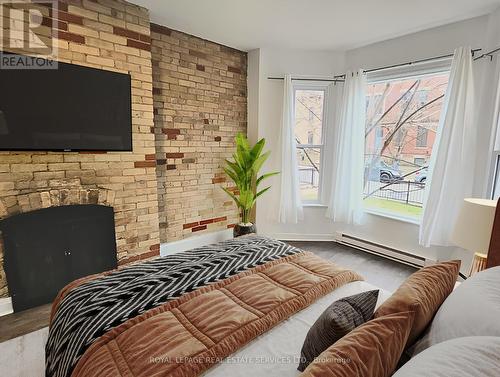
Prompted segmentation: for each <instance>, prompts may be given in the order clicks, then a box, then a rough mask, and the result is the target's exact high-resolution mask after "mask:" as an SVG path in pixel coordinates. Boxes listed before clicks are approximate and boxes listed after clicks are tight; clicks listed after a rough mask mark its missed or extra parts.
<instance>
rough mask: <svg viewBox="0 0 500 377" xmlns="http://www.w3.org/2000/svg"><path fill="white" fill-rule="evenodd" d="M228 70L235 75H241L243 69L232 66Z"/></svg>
mask: <svg viewBox="0 0 500 377" xmlns="http://www.w3.org/2000/svg"><path fill="white" fill-rule="evenodd" d="M227 70H228V71H229V72H233V73H240V74H241V69H239V68H237V67H231V66H228V67H227Z"/></svg>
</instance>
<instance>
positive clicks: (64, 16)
mask: <svg viewBox="0 0 500 377" xmlns="http://www.w3.org/2000/svg"><path fill="white" fill-rule="evenodd" d="M52 17H53V18H56V19H58V20H61V21H65V22H67V23H71V24H77V25H83V17H80V16H77V15H75V14H71V13H66V12H61V11H59V12H56V13H55V14H54V15H53V16H52Z"/></svg>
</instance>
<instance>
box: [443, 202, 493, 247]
mask: <svg viewBox="0 0 500 377" xmlns="http://www.w3.org/2000/svg"><path fill="white" fill-rule="evenodd" d="M496 204H497V203H496V201H495V200H488V199H476V198H467V199H464V201H463V203H462V207H461V208H460V212H459V214H458V217H457V220H456V222H455V228H454V230H453V234H452V236H451V239H452V241H453V243H455V244H456V245H457V246H460V247H462V248H464V249H466V250H470V251H473V252H480V253H484V254H486V253H488V248H489V246H490V239H491V230H492V229H493V219H494V218H495V210H496Z"/></svg>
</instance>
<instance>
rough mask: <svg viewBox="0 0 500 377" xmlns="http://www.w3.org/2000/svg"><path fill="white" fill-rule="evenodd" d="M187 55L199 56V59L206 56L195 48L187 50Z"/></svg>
mask: <svg viewBox="0 0 500 377" xmlns="http://www.w3.org/2000/svg"><path fill="white" fill-rule="evenodd" d="M189 55H191V56H196V57H197V58H201V59H206V58H207V54H205V53H204V52H201V51H197V50H189Z"/></svg>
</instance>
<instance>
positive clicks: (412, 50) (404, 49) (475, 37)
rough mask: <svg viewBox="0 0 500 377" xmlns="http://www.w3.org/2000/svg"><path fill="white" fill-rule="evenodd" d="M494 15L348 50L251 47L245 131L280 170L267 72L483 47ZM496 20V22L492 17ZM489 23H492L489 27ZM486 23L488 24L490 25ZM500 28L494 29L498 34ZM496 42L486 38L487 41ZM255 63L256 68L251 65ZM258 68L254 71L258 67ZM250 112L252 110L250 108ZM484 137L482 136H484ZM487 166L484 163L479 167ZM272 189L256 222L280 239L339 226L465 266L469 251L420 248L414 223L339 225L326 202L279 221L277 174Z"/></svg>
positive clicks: (339, 67) (376, 220) (337, 70)
mask: <svg viewBox="0 0 500 377" xmlns="http://www.w3.org/2000/svg"><path fill="white" fill-rule="evenodd" d="M497 13H498V14H496V18H495V19H492V17H494V16H493V15H492V16H482V17H477V18H473V19H469V20H465V21H461V22H457V23H453V24H449V25H446V26H442V27H438V28H433V29H429V30H425V31H422V32H418V33H414V34H410V35H407V36H403V37H399V38H395V39H391V40H387V41H383V42H379V43H375V44H372V45H369V46H365V47H361V48H357V49H354V50H350V51H347V52H314V51H291V50H286V51H283V50H281V51H280V50H267V49H260V50H255V51H251V52H250V54H249V72H253V74H256V75H257V76H258V77H259V80H255V77H254V78H253V80H252V81H253V82H252V81H250V78H249V92H252V90H254V89H255V88H252V86H255V85H257V84H258V88H257V89H256V92H253V93H254V94H255V93H257V97H258V99H256V98H254V99H253V100H250V99H249V120H251V119H253V120H254V122H252V121H250V122H249V134H250V135H255V129H257V136H258V137H259V138H261V137H265V138H266V140H267V148H268V149H270V150H271V151H272V156H271V159H270V161H269V162H268V163H267V164H266V166H265V169H266V170H267V171H272V170H279V165H280V164H279V163H280V156H279V154H280V147H279V126H280V116H281V104H282V90H283V82H282V81H273V80H268V79H267V77H268V76H282V75H283V74H284V73H292V74H293V75H297V76H299V75H304V76H313V77H314V76H316V77H321V76H331V75H333V74H341V73H343V72H344V71H345V70H346V68H350V69H356V68H365V69H369V68H376V67H380V66H385V65H390V64H397V63H402V62H407V61H410V60H417V59H422V58H428V57H434V56H440V55H446V54H449V53H452V52H453V51H454V49H455V48H456V47H458V46H464V45H470V46H471V47H472V48H486V47H488V46H487V42H486V36H487V35H488V34H491V35H494V34H495V31H494V30H493V28H494V26H492V25H498V23H499V22H498V20H500V12H497ZM495 22H496V23H495ZM488 23H490V26H489V27H488ZM489 29H490V30H489ZM499 35H500V34H498V32H497V34H495V36H497V38H498V36H499ZM491 43H493V44H494V42H490V44H491ZM256 64H258V68H257V67H255V65H256ZM256 72H257V73H256ZM252 112H253V115H251V113H252ZM487 138H488V137H486V136H485V140H486V139H487ZM482 169H483V170H485V168H484V166H483V167H482ZM270 183H271V184H272V186H273V187H272V189H271V190H270V192H269V193H267V194H265V195H264V196H263V197H262V200H260V201H259V203H258V206H257V226H258V229H259V232H260V233H263V234H268V235H271V236H274V237H277V238H281V239H304V240H308V239H310V240H319V239H334V237H335V232H336V231H337V230H344V231H348V232H349V233H350V234H352V235H355V236H358V237H360V238H364V239H368V240H370V241H372V242H376V243H380V244H383V245H386V246H389V247H393V248H396V249H401V250H405V251H408V252H411V253H415V254H417V255H420V256H422V257H425V258H428V259H433V260H445V259H449V258H450V257H455V258H460V259H462V260H463V266H462V271H466V270H467V269H468V266H469V263H470V260H471V255H470V253H468V252H465V251H463V250H460V249H457V248H441V247H431V248H424V247H421V246H420V245H419V244H418V225H416V224H411V223H405V222H401V221H398V220H392V219H389V218H384V217H380V216H376V215H370V214H367V215H366V218H365V222H364V224H363V225H361V226H349V227H347V226H343V225H341V224H333V223H332V222H331V221H330V220H328V219H327V218H325V216H324V215H325V208H323V207H309V208H306V209H305V219H304V221H303V222H301V223H299V224H296V225H283V224H280V223H279V222H278V221H277V214H278V207H279V188H280V180H279V177H275V178H273V180H272V181H271V182H270Z"/></svg>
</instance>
